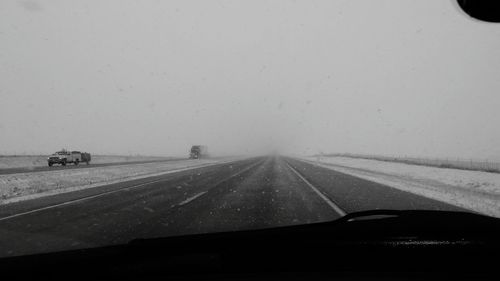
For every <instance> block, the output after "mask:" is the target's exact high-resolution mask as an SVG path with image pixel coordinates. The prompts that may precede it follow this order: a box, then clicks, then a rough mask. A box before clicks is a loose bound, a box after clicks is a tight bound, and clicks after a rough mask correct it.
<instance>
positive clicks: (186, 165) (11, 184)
mask: <svg viewBox="0 0 500 281" xmlns="http://www.w3.org/2000/svg"><path fill="white" fill-rule="evenodd" d="M235 160H237V159H234V158H232V159H202V160H178V161H169V162H157V163H144V164H129V165H121V166H107V167H96V168H86V169H67V170H64V169H63V170H55V171H47V172H37V173H17V174H7V175H0V204H8V203H13V202H18V201H23V200H28V199H34V198H39V197H43V196H48V195H53V194H58V193H64V192H71V191H76V190H81V189H86V188H93V187H98V186H103V185H107V184H113V183H119V182H124V181H130V180H135V179H141V178H147V177H152V176H159V175H164V174H169V173H174V172H179V171H182V170H186V169H192V168H197V167H203V166H209V165H214V164H219V163H225V162H231V161H235Z"/></svg>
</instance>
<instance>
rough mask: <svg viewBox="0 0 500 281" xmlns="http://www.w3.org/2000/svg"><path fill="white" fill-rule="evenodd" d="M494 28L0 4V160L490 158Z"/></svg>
mask: <svg viewBox="0 0 500 281" xmlns="http://www.w3.org/2000/svg"><path fill="white" fill-rule="evenodd" d="M499 89H500V26H499V25H496V24H487V23H481V22H478V21H474V20H471V19H470V18H468V17H467V16H465V15H464V14H463V13H461V12H460V11H459V10H458V8H457V6H456V5H455V4H454V2H453V1H451V0H442V1H436V0H427V1H422V0H413V1H410V0H408V1H402V0H392V1H389V0H386V1H373V0H365V1H361V0H356V1H353V0H348V1H274V0H273V1H124V0H116V1H100V0H99V1H97V0H95V1H88V0H85V1H65V0H59V1H55V0H51V1H34V0H26V1H7V0H2V1H1V2H0V153H3V154H11V153H23V152H24V153H50V152H53V151H55V150H58V149H60V148H62V147H66V148H69V149H78V150H85V151H89V152H93V153H112V154H130V153H132V154H144V155H187V150H188V149H189V147H190V145H192V144H206V145H208V146H209V150H211V151H212V153H216V154H220V153H242V152H265V151H266V150H268V149H273V148H280V150H282V151H284V152H285V153H316V152H318V151H323V152H354V153H375V154H400V155H404V154H407V155H419V156H436V157H443V156H444V157H474V158H490V159H500V146H499V144H500V129H499V121H500V91H499Z"/></svg>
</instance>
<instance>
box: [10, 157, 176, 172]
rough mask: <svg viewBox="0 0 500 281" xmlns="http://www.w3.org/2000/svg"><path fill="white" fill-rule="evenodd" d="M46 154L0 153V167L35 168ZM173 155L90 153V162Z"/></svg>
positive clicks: (115, 161) (145, 158) (154, 159)
mask: <svg viewBox="0 0 500 281" xmlns="http://www.w3.org/2000/svg"><path fill="white" fill-rule="evenodd" d="M47 157H48V155H25V156H4V155H0V169H12V168H35V167H45V166H47ZM171 159H175V158H174V157H154V156H114V155H92V161H91V162H92V164H108V163H123V162H138V161H152V162H153V161H162V160H171Z"/></svg>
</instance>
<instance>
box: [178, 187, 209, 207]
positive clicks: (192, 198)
mask: <svg viewBox="0 0 500 281" xmlns="http://www.w3.org/2000/svg"><path fill="white" fill-rule="evenodd" d="M207 192H208V191H203V192H200V193H198V194H196V195H195V196H191V197H189V198H188V199H186V200H184V201H182V202H181V203H179V206H183V205H186V204H187V203H189V202H191V201H193V200H194V199H196V198H198V197H200V196H202V195H203V194H205V193H207Z"/></svg>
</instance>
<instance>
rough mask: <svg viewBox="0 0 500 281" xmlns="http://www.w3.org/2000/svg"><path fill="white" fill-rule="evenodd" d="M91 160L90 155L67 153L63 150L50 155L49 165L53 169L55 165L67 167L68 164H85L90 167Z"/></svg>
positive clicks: (85, 153) (77, 152)
mask: <svg viewBox="0 0 500 281" xmlns="http://www.w3.org/2000/svg"><path fill="white" fill-rule="evenodd" d="M90 160H91V156H90V153H87V152H80V151H67V150H65V149H63V150H61V151H57V152H56V153H54V154H52V155H50V156H49V157H48V158H47V164H48V165H49V167H52V165H54V164H60V165H62V166H66V164H68V163H73V164H75V165H78V164H79V163H81V162H85V163H86V164H87V165H88V164H89V163H90Z"/></svg>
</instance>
